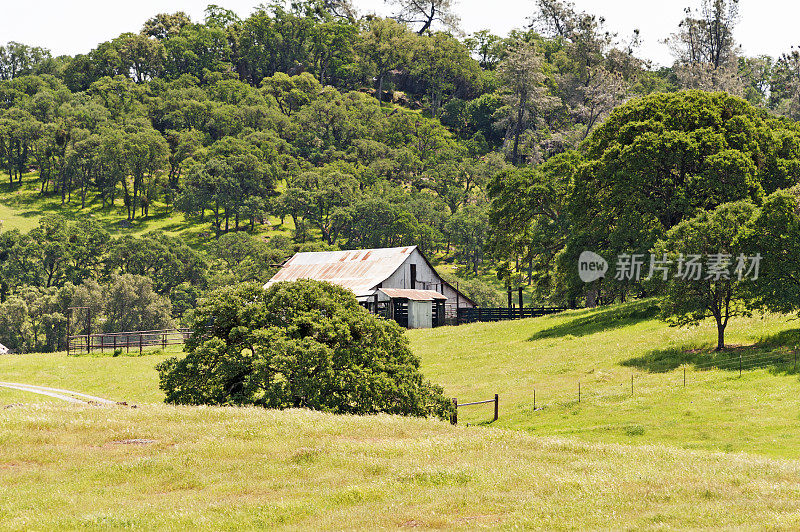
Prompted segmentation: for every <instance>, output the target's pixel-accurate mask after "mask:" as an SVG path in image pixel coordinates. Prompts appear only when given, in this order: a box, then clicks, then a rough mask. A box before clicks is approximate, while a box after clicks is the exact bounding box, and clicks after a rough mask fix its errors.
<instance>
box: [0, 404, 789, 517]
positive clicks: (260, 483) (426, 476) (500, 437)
mask: <svg viewBox="0 0 800 532" xmlns="http://www.w3.org/2000/svg"><path fill="white" fill-rule="evenodd" d="M126 440H127V442H126ZM130 440H152V443H141V442H139V443H135V442H132V441H130ZM515 525H519V526H524V527H531V528H547V529H551V528H636V529H639V528H684V527H691V528H719V527H730V528H738V527H753V528H797V527H800V463H798V462H796V461H792V460H781V459H770V458H765V457H755V456H749V455H744V454H722V453H712V452H706V451H685V450H678V449H674V448H670V447H664V446H658V445H656V446H638V447H637V446H627V445H622V444H598V443H582V442H577V441H570V440H563V439H556V438H537V437H533V436H530V435H527V434H525V433H521V432H512V431H505V430H499V429H487V428H476V427H471V428H469V427H452V426H450V425H448V424H445V423H440V422H433V421H426V420H417V419H402V418H396V417H389V416H375V417H363V418H358V417H343V416H333V415H327V414H321V413H312V412H307V411H287V412H275V411H267V410H262V409H256V408H247V409H245V408H242V409H235V408H188V407H170V406H165V405H147V406H144V407H140V408H138V409H130V408H124V407H78V406H71V405H56V404H39V405H27V406H22V407H13V408H8V409H3V410H0V527H2V528H4V529H20V530H22V529H40V530H52V529H84V528H88V529H122V528H132V529H153V528H158V529H172V530H185V529H264V528H283V529H298V528H299V529H318V528H327V529H375V528H380V527H403V526H407V527H421V528H466V529H474V528H480V527H490V528H496V527H509V526H515Z"/></svg>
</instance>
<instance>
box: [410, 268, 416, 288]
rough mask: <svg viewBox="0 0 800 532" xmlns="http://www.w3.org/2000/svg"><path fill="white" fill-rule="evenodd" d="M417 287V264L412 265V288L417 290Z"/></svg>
mask: <svg viewBox="0 0 800 532" xmlns="http://www.w3.org/2000/svg"><path fill="white" fill-rule="evenodd" d="M416 288H417V265H416V264H412V265H411V289H412V290H415V289H416Z"/></svg>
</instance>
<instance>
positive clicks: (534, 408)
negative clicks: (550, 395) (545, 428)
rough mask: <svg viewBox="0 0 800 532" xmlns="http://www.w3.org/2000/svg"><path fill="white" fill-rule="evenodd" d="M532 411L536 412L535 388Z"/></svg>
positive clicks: (534, 390)
mask: <svg viewBox="0 0 800 532" xmlns="http://www.w3.org/2000/svg"><path fill="white" fill-rule="evenodd" d="M533 411H534V412H536V388H534V389H533Z"/></svg>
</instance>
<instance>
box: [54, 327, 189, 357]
mask: <svg viewBox="0 0 800 532" xmlns="http://www.w3.org/2000/svg"><path fill="white" fill-rule="evenodd" d="M191 334H192V331H191V329H163V330H157V331H127V332H117V333H98V334H88V335H87V334H80V335H72V336H69V337H68V339H67V355H79V354H81V353H91V352H93V351H100V352H101V353H102V352H105V350H106V349H108V350H109V351H112V352H113V351H116V350H117V349H122V350H124V351H125V352H126V353H130V351H131V349H133V350H134V351H135V350H137V349H138V350H139V354H141V353H142V352H143V351H144V350H145V348H149V347H160V348H162V349H166V348H167V346H170V345H183V344H184V343H186V340H188V339H189V336H191Z"/></svg>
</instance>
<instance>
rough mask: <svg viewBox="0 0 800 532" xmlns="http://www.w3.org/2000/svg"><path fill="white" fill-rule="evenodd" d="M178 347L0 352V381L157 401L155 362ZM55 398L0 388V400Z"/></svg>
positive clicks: (158, 391) (162, 397) (52, 400)
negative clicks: (141, 351) (116, 353)
mask: <svg viewBox="0 0 800 532" xmlns="http://www.w3.org/2000/svg"><path fill="white" fill-rule="evenodd" d="M176 354H178V352H177V351H174V352H168V353H167V354H161V353H152V354H145V355H143V356H120V357H112V356H108V355H106V356H100V355H97V356H72V357H67V355H66V354H65V353H46V354H31V355H8V356H0V381H6V382H19V383H23V384H36V385H38V386H50V387H54V388H65V389H68V390H72V391H77V392H83V393H88V394H90V395H98V396H100V397H104V398H106V399H112V400H115V401H127V402H132V403H158V402H161V401H163V400H164V394H163V393H162V392H161V391H160V390H159V389H158V373H156V371H155V369H154V368H155V365H156V364H158V363H159V362H161V361H162V360H164V359H166V358H168V357H169V356H174V355H176ZM10 394H14V395H15V396H16V397H17V398H20V397H23V398H24V399H25V402H56V403H57V402H58V400H56V399H51V398H49V397H46V396H41V395H35V394H30V393H26V392H15V391H12V390H8V389H7V390H3V389H2V388H0V404H7V403H11V402H15V401H12V400H7V399H6V396H7V395H10Z"/></svg>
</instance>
